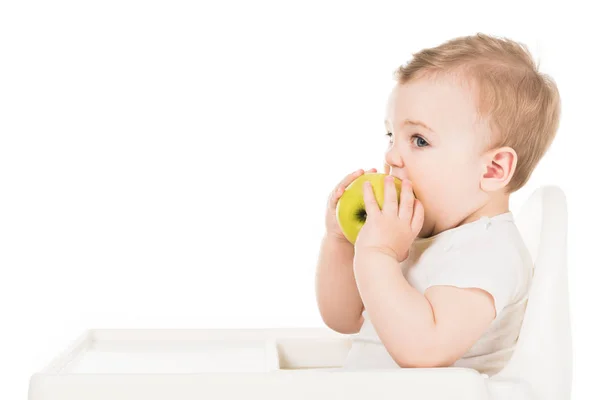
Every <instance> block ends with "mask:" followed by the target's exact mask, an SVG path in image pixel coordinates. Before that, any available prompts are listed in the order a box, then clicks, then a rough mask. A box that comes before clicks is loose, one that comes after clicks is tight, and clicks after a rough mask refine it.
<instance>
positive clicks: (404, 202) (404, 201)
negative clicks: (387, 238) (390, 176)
mask: <svg viewBox="0 0 600 400" xmlns="http://www.w3.org/2000/svg"><path fill="white" fill-rule="evenodd" d="M414 203H415V196H414V194H413V189H412V183H411V182H410V181H409V180H408V179H405V180H403V181H402V186H401V190H400V207H399V211H398V217H399V218H400V219H402V220H404V221H406V222H410V221H411V220H412V217H413V209H414Z"/></svg>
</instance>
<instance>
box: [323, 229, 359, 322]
mask: <svg viewBox="0 0 600 400" xmlns="http://www.w3.org/2000/svg"><path fill="white" fill-rule="evenodd" d="M353 258H354V246H353V245H352V244H351V243H350V242H348V241H346V240H341V239H337V238H336V237H334V236H329V235H325V236H324V237H323V240H322V242H321V250H320V254H319V261H318V264H317V274H316V292H317V304H318V307H319V312H320V313H321V318H323V321H324V322H325V324H326V325H327V326H328V327H329V328H331V329H333V330H335V331H337V332H339V333H347V334H349V333H356V332H358V331H359V330H360V327H361V326H362V324H363V322H364V318H363V316H362V315H361V314H362V312H363V309H364V306H363V302H362V300H361V298H360V295H359V293H358V288H357V287H356V279H355V278H354V271H353V270H352V260H353Z"/></svg>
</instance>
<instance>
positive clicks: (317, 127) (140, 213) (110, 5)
mask: <svg viewBox="0 0 600 400" xmlns="http://www.w3.org/2000/svg"><path fill="white" fill-rule="evenodd" d="M217 3H218V6H217V5H216V4H217ZM414 3H415V2H399V1H386V2H373V1H371V2H368V3H367V2H359V3H353V2H347V1H345V2H331V1H318V2H314V3H309V2H306V1H302V2H300V1H298V2H275V1H273V2H270V3H267V2H264V1H252V2H242V1H239V2H231V1H229V2H225V1H221V2H206V3H201V2H187V3H184V2H175V1H162V2H159V1H152V2H142V1H139V2H133V1H102V2H100V1H98V2H78V1H69V2H68V1H54V2H42V1H38V2H23V1H13V2H10V1H9V2H6V1H4V2H2V3H1V5H0V268H1V272H0V321H1V323H2V326H3V327H2V328H1V330H0V335H1V336H0V337H1V340H0V368H1V369H0V373H1V374H0V398H1V399H7V400H8V399H23V398H26V393H27V385H28V381H29V377H30V375H31V374H32V373H34V372H36V371H38V370H39V369H41V368H43V367H44V366H45V365H46V364H47V363H48V362H49V361H50V360H51V359H52V358H53V357H54V356H56V355H57V354H58V353H59V352H60V351H62V350H63V349H64V348H65V347H66V346H68V345H69V343H70V342H71V341H72V340H73V339H75V338H76V337H78V336H79V335H80V334H81V333H82V332H83V331H84V330H85V329H89V328H154V327H157V328H268V327H307V326H322V325H323V323H322V321H321V319H320V316H319V312H318V309H317V304H316V300H315V294H314V275H315V267H316V259H317V255H318V246H319V242H320V239H321V236H322V234H323V229H324V218H323V217H324V210H325V208H324V207H325V202H326V197H327V195H328V193H329V191H330V190H331V189H332V188H333V185H334V184H336V183H337V181H339V179H341V178H342V177H343V176H344V175H345V174H346V173H348V172H350V171H352V170H354V169H356V168H370V167H377V168H381V166H382V165H383V150H384V148H385V144H386V138H385V137H384V133H385V132H384V129H383V115H384V108H383V107H384V104H385V101H386V97H387V94H388V92H389V90H390V88H391V86H392V84H393V80H392V72H393V70H394V69H395V68H396V67H397V66H399V65H400V64H402V63H404V62H406V61H407V60H408V58H409V57H410V55H411V53H413V52H416V51H418V50H420V49H421V48H423V47H426V46H433V45H436V44H439V43H441V42H442V41H444V40H447V39H450V38H452V37H455V36H458V35H463V34H472V33H475V32H478V31H481V32H484V33H489V34H494V35H501V36H508V37H511V38H513V39H516V40H519V41H521V42H523V43H525V44H527V45H528V46H529V47H530V49H531V50H532V52H533V53H534V56H535V57H536V58H537V59H539V60H540V68H541V70H542V71H543V72H547V73H549V74H551V75H552V76H553V77H554V78H555V80H556V81H557V83H558V85H559V89H560V91H561V95H562V99H563V118H562V123H561V127H560V131H559V134H558V137H557V139H556V141H555V142H554V144H553V146H552V148H551V150H550V152H549V153H548V154H547V156H546V157H545V158H544V159H543V161H542V162H541V164H540V165H539V168H538V169H537V170H536V172H535V173H534V175H533V177H532V179H531V181H530V182H529V184H528V186H527V187H526V188H524V189H523V190H521V191H520V192H518V193H517V194H515V195H514V198H513V200H512V201H513V204H512V205H513V210H514V211H518V209H519V206H520V205H521V204H522V202H523V201H524V200H525V199H526V198H527V197H528V195H529V194H530V193H531V192H532V190H534V189H535V188H537V187H539V186H540V185H544V184H556V185H559V186H561V187H562V188H563V190H564V191H565V192H566V194H567V200H568V202H569V262H570V265H569V268H570V270H569V284H570V290H571V298H570V301H571V309H572V319H573V321H572V322H573V327H572V328H573V339H574V350H575V355H574V363H575V365H574V383H573V386H574V388H573V398H576V399H585V398H593V397H595V396H596V395H592V394H591V392H597V389H596V387H597V386H596V383H595V381H596V379H597V378H596V375H597V360H598V355H599V345H598V337H599V336H600V335H599V333H600V332H599V330H598V328H597V318H598V308H597V305H598V295H597V291H598V290H597V286H598V279H599V278H600V274H599V273H598V267H600V263H599V262H598V257H597V244H596V240H595V239H594V238H593V235H595V234H596V229H595V228H596V227H597V225H598V222H600V219H599V217H598V215H597V214H596V212H597V203H598V198H597V193H598V190H597V179H598V172H599V171H600V168H599V167H598V145H599V144H600V139H599V136H600V130H599V129H598V113H599V108H598V105H599V104H598V93H599V91H600V85H599V80H598V67H599V66H598V61H599V57H598V53H597V48H598V47H597V41H595V40H594V37H595V38H598V37H600V30H599V29H598V24H597V22H596V21H595V19H594V18H593V15H594V13H593V12H592V11H591V9H589V8H588V9H586V8H585V6H583V5H581V4H580V5H577V4H576V2H573V1H569V2H563V4H564V5H562V6H560V7H558V6H556V7H555V6H552V5H548V4H547V2H536V3H533V2H523V1H520V2H516V3H514V4H510V3H509V2H506V1H502V2H500V1H497V2H494V3H485V2H472V4H468V3H464V2H463V3H461V2H456V1H453V2H447V3H442V2H439V4H437V3H433V2H426V3H425V4H423V5H421V6H416V5H414ZM582 4H583V3H582ZM569 25H570V26H569ZM440 167H441V168H443V166H440ZM432 173H435V171H432Z"/></svg>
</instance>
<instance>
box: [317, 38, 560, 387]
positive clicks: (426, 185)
mask: <svg viewBox="0 0 600 400" xmlns="http://www.w3.org/2000/svg"><path fill="white" fill-rule="evenodd" d="M396 80H397V82H396V84H395V86H394V88H393V90H392V91H391V94H390V96H389V100H388V103H387V110H386V111H387V112H386V115H387V116H386V119H385V129H386V130H385V134H386V135H387V136H389V145H388V148H387V150H386V153H385V166H384V172H385V174H389V175H392V176H394V177H397V178H399V179H400V180H402V190H401V194H400V196H401V197H400V201H399V202H398V201H397V197H396V196H397V195H396V191H395V190H396V189H395V187H394V185H393V183H391V181H388V182H387V183H386V186H385V191H386V193H385V200H384V205H383V207H382V208H381V209H380V208H379V206H378V205H377V203H376V202H375V200H374V196H373V192H372V189H371V188H370V186H368V184H366V185H365V186H364V187H363V189H364V200H365V206H366V210H367V220H366V223H365V225H364V227H363V228H362V229H361V231H360V233H359V235H358V238H357V240H356V243H355V245H352V244H351V243H350V242H348V240H346V239H345V237H344V236H343V234H342V232H341V230H340V227H339V225H338V223H337V220H336V214H335V209H336V205H337V201H338V199H339V198H340V196H341V194H342V193H343V192H344V190H345V188H346V187H347V186H348V185H349V184H350V183H351V182H352V181H353V180H354V179H356V178H357V177H358V176H360V175H361V174H363V173H364V172H365V171H363V170H359V171H356V172H354V173H352V174H350V175H348V176H347V177H345V178H344V179H343V180H342V181H341V183H339V185H338V186H337V187H336V188H335V189H334V190H333V192H332V193H331V195H330V197H329V199H328V205H327V214H326V234H325V236H324V238H323V240H322V244H321V249H320V254H319V260H318V265H317V273H316V295H317V302H318V307H319V311H320V313H321V317H322V318H323V321H324V322H325V324H326V325H327V326H328V327H329V328H331V329H333V330H335V331H337V332H340V333H346V334H351V333H358V334H357V335H355V336H353V338H354V340H353V345H352V348H351V349H350V352H349V354H348V358H347V360H346V363H345V364H344V368H346V369H356V368H360V369H365V368H398V367H443V366H456V367H466V368H472V369H475V370H477V371H479V372H480V373H484V374H487V375H489V376H491V375H493V374H495V373H497V372H498V371H500V370H501V369H502V368H503V367H504V366H505V365H506V363H507V361H508V360H509V359H510V357H511V355H512V352H513V350H514V347H515V344H516V342H517V339H518V336H519V331H520V328H521V324H522V321H523V315H524V311H525V307H526V303H527V295H528V289H529V285H530V282H531V278H532V269H533V265H532V261H531V259H530V256H529V253H528V250H527V248H526V246H525V245H524V243H523V240H522V238H521V236H520V234H519V231H518V230H517V227H516V225H515V221H514V219H513V215H512V213H511V211H510V210H509V196H510V194H511V193H513V192H515V191H516V190H518V189H520V188H521V187H523V185H524V184H525V183H526V182H527V181H528V179H529V177H530V175H531V173H532V171H533V169H534V168H535V167H536V165H537V164H538V162H539V160H540V159H541V157H542V156H543V155H544V154H545V152H546V151H547V149H548V148H549V146H550V144H551V143H552V141H553V139H554V137H555V135H556V131H557V129H558V124H559V115H560V98H559V94H558V90H557V88H556V85H555V83H554V81H553V80H552V79H551V78H549V77H548V76H546V75H543V74H541V73H540V72H538V70H537V66H536V65H535V63H534V61H533V60H532V57H531V55H530V53H529V51H528V50H527V48H526V47H525V46H522V45H520V44H518V43H515V42H513V41H511V40H507V39H500V38H495V37H491V36H487V35H483V34H478V35H474V36H468V37H460V38H457V39H453V40H451V41H448V42H446V43H443V44H441V45H439V46H437V47H434V48H430V49H425V50H422V51H421V52H419V53H416V54H414V55H413V59H412V60H411V61H410V62H409V63H408V64H407V65H405V66H402V67H400V68H399V69H398V70H397V71H396ZM369 172H376V169H371V170H369Z"/></svg>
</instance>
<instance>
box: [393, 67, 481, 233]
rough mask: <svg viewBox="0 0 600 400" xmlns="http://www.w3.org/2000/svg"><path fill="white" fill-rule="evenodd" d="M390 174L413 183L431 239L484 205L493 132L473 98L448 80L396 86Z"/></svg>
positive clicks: (424, 79)
mask: <svg viewBox="0 0 600 400" xmlns="http://www.w3.org/2000/svg"><path fill="white" fill-rule="evenodd" d="M385 126H386V129H387V132H388V135H390V143H389V147H388V148H387V151H386V154H385V163H386V169H388V168H389V172H390V173H391V174H392V175H394V176H396V177H398V178H400V179H405V178H408V179H410V180H411V182H412V183H413V187H414V192H415V196H416V197H417V198H418V199H419V200H420V201H421V202H422V203H423V206H424V209H425V222H424V225H423V229H422V231H421V233H420V235H419V236H421V237H427V236H431V235H434V234H437V233H439V232H441V231H443V230H446V229H449V228H452V227H454V226H456V225H458V224H459V223H460V222H461V221H463V220H464V219H465V218H466V217H468V216H469V215H470V214H471V213H473V212H474V211H475V210H476V209H477V208H479V207H480V206H481V205H482V204H483V201H484V199H485V198H484V197H482V196H483V192H481V191H480V186H479V185H480V181H481V178H482V176H483V174H484V173H485V164H484V163H483V161H482V155H483V153H484V151H485V139H486V138H487V137H489V136H488V135H489V128H488V127H487V126H486V125H485V124H484V123H481V122H478V118H477V110H476V103H475V98H474V97H473V94H472V92H471V91H470V90H469V89H468V88H467V87H465V86H461V85H460V84H458V83H454V81H453V80H451V79H449V78H441V77H440V78H437V80H435V81H433V80H430V79H428V78H423V79H419V80H417V81H415V82H411V83H408V84H397V85H396V86H395V87H394V89H393V90H392V92H391V94H390V97H389V100H388V104H387V110H386V121H385Z"/></svg>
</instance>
